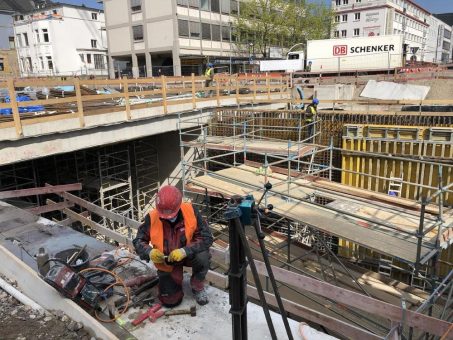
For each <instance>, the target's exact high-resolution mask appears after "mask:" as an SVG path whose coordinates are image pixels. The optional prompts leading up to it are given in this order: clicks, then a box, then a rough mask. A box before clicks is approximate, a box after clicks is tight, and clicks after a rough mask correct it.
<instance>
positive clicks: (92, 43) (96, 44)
mask: <svg viewBox="0 0 453 340" xmlns="http://www.w3.org/2000/svg"><path fill="white" fill-rule="evenodd" d="M97 46H98V42H97V41H96V40H95V39H91V47H92V48H97Z"/></svg>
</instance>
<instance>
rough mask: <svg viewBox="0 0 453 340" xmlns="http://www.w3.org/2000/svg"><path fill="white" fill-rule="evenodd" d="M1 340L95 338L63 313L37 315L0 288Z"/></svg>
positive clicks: (85, 339) (93, 339)
mask: <svg viewBox="0 0 453 340" xmlns="http://www.w3.org/2000/svg"><path fill="white" fill-rule="evenodd" d="M3 279H4V280H6V279H5V278H3ZM6 281H8V280H6ZM9 283H11V282H9ZM12 284H13V285H14V283H12ZM0 339H2V340H10V339H11V340H28V339H30V340H31V339H33V340H34V339H46V340H47V339H49V340H53V339H55V340H56V339H64V340H66V339H81V340H95V339H96V338H94V337H92V336H91V335H90V334H89V332H87V331H86V330H84V329H83V325H82V324H81V323H77V322H75V321H72V320H71V319H69V317H68V316H66V315H64V314H63V313H60V314H56V315H54V314H50V313H45V314H40V313H39V312H37V311H35V310H33V309H31V308H30V307H28V306H24V305H22V304H21V303H20V302H19V301H17V300H16V299H15V298H13V297H12V296H10V295H9V294H8V293H6V292H5V291H3V290H2V289H1V288H0Z"/></svg>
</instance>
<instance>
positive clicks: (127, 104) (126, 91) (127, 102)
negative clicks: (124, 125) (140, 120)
mask: <svg viewBox="0 0 453 340" xmlns="http://www.w3.org/2000/svg"><path fill="white" fill-rule="evenodd" d="M123 84H124V85H123V86H124V106H125V109H126V119H127V120H131V102H130V100H129V83H128V80H127V78H124V81H123Z"/></svg>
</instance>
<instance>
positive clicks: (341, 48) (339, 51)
mask: <svg viewBox="0 0 453 340" xmlns="http://www.w3.org/2000/svg"><path fill="white" fill-rule="evenodd" d="M347 54H348V45H335V46H334V47H333V55H334V56H340V55H347Z"/></svg>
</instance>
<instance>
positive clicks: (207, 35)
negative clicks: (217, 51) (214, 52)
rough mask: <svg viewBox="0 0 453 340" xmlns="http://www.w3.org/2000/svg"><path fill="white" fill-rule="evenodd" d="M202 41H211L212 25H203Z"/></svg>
mask: <svg viewBox="0 0 453 340" xmlns="http://www.w3.org/2000/svg"><path fill="white" fill-rule="evenodd" d="M201 39H206V40H211V24H207V23H204V22H202V23H201Z"/></svg>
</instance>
